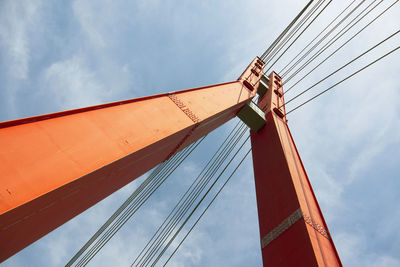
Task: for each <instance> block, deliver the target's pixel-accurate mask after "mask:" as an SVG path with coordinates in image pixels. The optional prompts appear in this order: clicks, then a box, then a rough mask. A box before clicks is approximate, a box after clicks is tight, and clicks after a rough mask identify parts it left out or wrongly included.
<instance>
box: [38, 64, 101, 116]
mask: <svg viewBox="0 0 400 267" xmlns="http://www.w3.org/2000/svg"><path fill="white" fill-rule="evenodd" d="M98 80H99V78H98V77H96V74H95V73H94V72H93V71H92V70H90V69H89V68H88V67H87V66H86V63H85V61H84V59H83V58H82V57H78V56H74V57H73V58H71V59H67V60H64V61H59V62H56V63H53V64H52V65H51V66H49V67H48V68H47V69H46V70H45V71H44V74H43V79H42V89H41V90H42V93H43V94H50V95H51V96H52V99H53V100H54V101H55V103H56V105H57V106H58V107H61V108H62V109H71V108H77V107H84V106H89V105H93V104H98V103H102V102H103V101H104V99H105V98H106V95H107V90H106V89H105V88H104V86H103V85H101V84H100V83H99V82H98Z"/></svg>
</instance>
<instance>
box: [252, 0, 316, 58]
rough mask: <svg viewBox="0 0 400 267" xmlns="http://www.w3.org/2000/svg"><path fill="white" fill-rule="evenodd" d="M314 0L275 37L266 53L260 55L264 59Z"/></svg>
mask: <svg viewBox="0 0 400 267" xmlns="http://www.w3.org/2000/svg"><path fill="white" fill-rule="evenodd" d="M313 1H314V0H310V1H309V2H308V3H307V5H306V6H305V7H304V8H303V9H302V10H301V11H300V13H299V14H297V16H296V17H295V18H294V19H293V20H292V21H291V22H290V23H289V25H288V26H287V27H286V28H285V30H283V32H282V33H281V34H280V35H279V36H278V38H276V39H275V41H274V42H273V43H272V44H271V45H270V46H269V47H268V48H267V50H265V51H264V53H263V54H262V55H261V56H260V58H261V59H262V60H264V59H265V57H266V56H267V55H268V54H269V53H270V52H271V50H272V49H274V48H275V46H276V44H277V43H279V41H280V40H281V39H282V38H283V36H285V34H286V33H287V32H288V31H289V30H290V28H292V26H293V25H294V24H295V23H296V21H297V20H298V19H299V18H300V17H301V15H303V13H304V12H305V11H306V10H307V8H308V7H309V6H310V5H311V3H312V2H313Z"/></svg>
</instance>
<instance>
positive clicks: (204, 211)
mask: <svg viewBox="0 0 400 267" xmlns="http://www.w3.org/2000/svg"><path fill="white" fill-rule="evenodd" d="M250 151H251V149H249V150H248V151H247V153H246V154H245V155H244V157H243V158H242V159H241V160H240V162H239V164H238V165H237V166H236V168H235V169H234V170H233V171H232V173H231V174H230V175H229V177H228V179H227V180H226V181H225V183H224V184H223V185H222V186H221V187H220V189H219V190H218V192H217V193H216V194H215V195H214V197H213V198H212V199H211V201H210V202H209V203H208V205H207V207H206V208H205V209H204V210H203V212H202V213H201V214H200V216H199V217H198V218H197V220H196V221H195V223H194V224H193V225H192V226H191V227H190V229H189V231H188V232H187V233H186V235H185V236H184V237H183V239H182V240H181V241H180V242H179V244H178V246H177V247H176V248H175V249H174V251H173V252H172V254H171V255H170V256H169V257H168V259H167V261H166V262H165V263H164V265H163V266H166V265H167V263H168V262H169V261H170V260H171V258H172V257H173V256H174V254H175V253H176V251H177V250H178V249H179V248H180V246H181V245H182V243H183V242H184V241H185V240H186V238H187V237H188V235H189V234H190V233H191V232H192V230H193V228H194V227H195V226H196V225H197V223H198V222H199V221H200V219H201V218H202V217H203V215H204V214H205V213H206V212H207V210H208V208H210V206H211V205H212V204H213V202H214V201H215V199H216V198H217V197H218V195H219V194H220V193H221V191H222V190H223V189H224V187H225V186H226V184H227V183H228V182H229V180H230V179H231V178H232V176H233V175H234V174H235V172H236V171H237V169H238V168H239V167H240V165H241V164H242V163H243V161H244V160H245V158H246V157H247V156H248V154H249V153H250Z"/></svg>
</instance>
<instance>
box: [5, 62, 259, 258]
mask: <svg viewBox="0 0 400 267" xmlns="http://www.w3.org/2000/svg"><path fill="white" fill-rule="evenodd" d="M260 64H261V65H260ZM263 67H264V64H263V63H262V62H261V61H260V60H259V59H258V58H256V59H254V60H253V61H252V62H251V64H250V65H249V66H248V67H247V69H246V70H245V71H244V72H243V74H242V75H241V76H240V77H239V79H238V80H237V81H234V82H228V83H223V84H218V85H213V86H206V87H201V88H195V89H189V90H183V91H179V92H171V93H167V94H161V95H155V96H149V97H143V98H137V99H131V100H126V101H121V102H115V103H110V104H104V105H99V106H93V107H88V108H82V109H76V110H70V111H65V112H59V113H54V114H49V115H43V116H37V117H32V118H27V119H21V120H15V121H9V122H2V123H0V148H1V149H0V175H1V182H0V261H4V260H5V259H7V258H8V257H10V256H11V255H13V254H15V253H16V252H18V251H19V250H21V249H23V248H24V247H26V246H28V245H29V244H31V243H32V242H34V241H36V240H37V239H39V238H41V237H42V236H44V235H46V234H47V233H49V232H50V231H52V230H54V229H55V228H57V227H58V226H60V225H62V224H63V223H65V222H66V221H68V220H70V219H71V218H73V217H74V216H76V215H78V214H79V213H81V212H83V211H84V210H86V209H88V208H89V207H91V206H92V205H94V204H96V203H97V202H98V201H100V200H102V199H103V198H105V197H107V196H108V195H110V194H111V193H113V192H115V191H116V190H118V189H119V188H121V187H122V186H124V185H126V184H127V183H129V182H131V181H132V180H134V179H135V178H137V177H139V176H140V175H142V174H144V173H145V172H147V171H148V170H150V169H151V168H153V167H155V166H156V165H157V164H159V163H160V162H163V161H165V160H166V159H168V158H169V157H171V156H172V155H173V154H175V153H176V152H178V151H179V150H181V149H183V148H184V147H186V146H188V145H189V144H191V143H193V142H195V141H196V140H198V139H199V138H200V137H202V136H204V135H205V134H207V133H209V132H210V131H212V130H214V129H215V128H217V127H218V126H220V125H222V124H223V123H225V122H226V121H228V120H230V119H231V118H233V117H235V115H236V113H237V112H238V111H239V110H240V109H241V108H242V107H243V106H244V105H245V104H246V103H247V102H248V101H250V100H251V99H252V98H253V97H254V95H255V94H256V91H257V88H258V84H259V78H258V77H259V75H260V73H262V69H263Z"/></svg>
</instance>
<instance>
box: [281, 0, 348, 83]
mask: <svg viewBox="0 0 400 267" xmlns="http://www.w3.org/2000/svg"><path fill="white" fill-rule="evenodd" d="M355 1H356V0H353V1H352V2H350V4H349V5H348V6H347V7H346V8H345V9H343V10H342V12H340V13H339V15H337V16H336V17H335V18H334V19H333V20H332V21H331V22H330V23H329V24H328V25H327V26H326V27H325V28H324V29H323V30H322V31H320V32H319V33H318V34H317V35H316V36H315V37H314V39H312V40H311V41H310V42H309V43H308V44H307V45H306V46H305V47H304V48H303V49H302V50H301V51H300V52H299V53H298V54H297V55H296V56H295V57H294V58H293V59H292V60H290V61H289V62H288V63H287V64H286V65H285V66H284V67H283V68H282V69H281V70H280V71H279V73H283V71H284V70H285V69H286V68H287V67H288V66H289V65H290V64H291V63H292V62H293V61H294V60H295V59H296V58H297V57H298V56H300V55H301V53H303V52H304V50H306V49H307V48H308V47H309V46H310V45H311V44H312V43H313V42H314V41H315V40H316V39H317V38H318V37H320V36H321V34H322V33H323V32H324V31H326V30H327V29H328V28H329V27H330V26H331V25H332V24H333V23H334V22H335V21H336V20H337V19H338V18H339V17H340V16H341V15H343V13H344V12H346V10H347V9H349V8H350V6H351V5H353V4H354V2H355ZM282 76H283V75H282Z"/></svg>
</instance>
